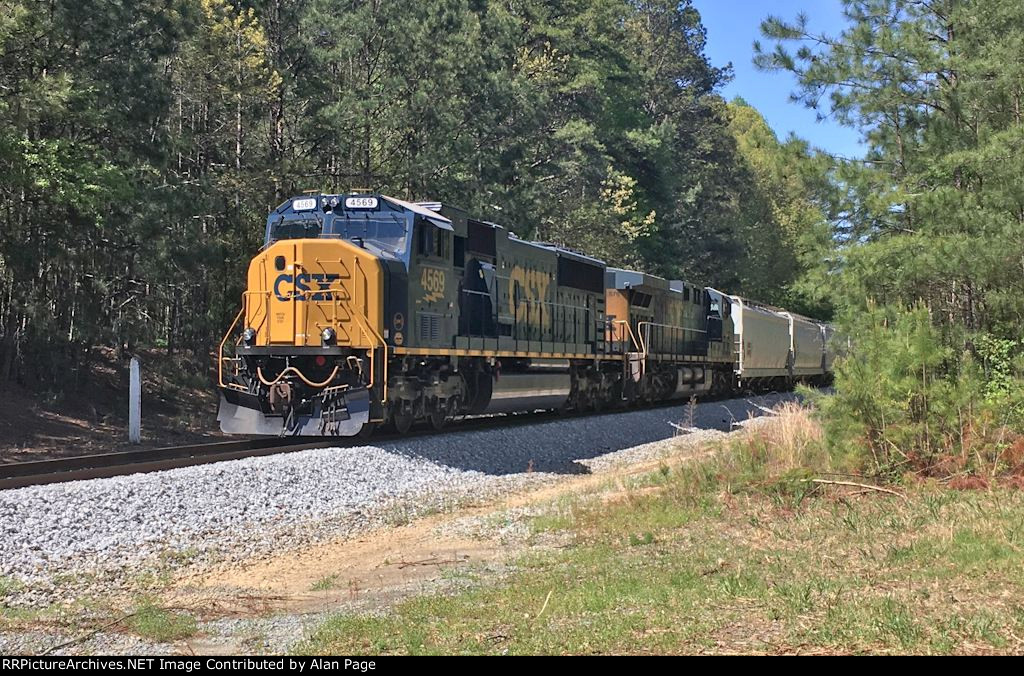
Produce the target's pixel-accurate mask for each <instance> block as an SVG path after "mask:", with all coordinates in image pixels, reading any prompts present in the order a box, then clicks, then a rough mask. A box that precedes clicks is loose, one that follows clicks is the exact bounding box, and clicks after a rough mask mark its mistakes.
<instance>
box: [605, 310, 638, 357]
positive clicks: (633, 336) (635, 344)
mask: <svg viewBox="0 0 1024 676" xmlns="http://www.w3.org/2000/svg"><path fill="white" fill-rule="evenodd" d="M616 324H622V325H623V326H625V327H626V333H627V334H629V340H630V341H631V342H632V343H633V347H635V348H636V349H637V351H638V352H640V353H642V354H643V353H644V349H643V346H642V345H641V343H639V342H638V341H637V339H636V334H634V333H633V327H632V326H630V325H629V322H628V321H626V320H625V319H617V320H615V321H614V322H612V325H613V326H614V325H616ZM644 356H645V357H646V354H644Z"/></svg>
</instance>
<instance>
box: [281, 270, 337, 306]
mask: <svg viewBox="0 0 1024 676" xmlns="http://www.w3.org/2000/svg"><path fill="white" fill-rule="evenodd" d="M339 279H341V275H337V274H320V273H302V274H300V275H289V274H283V275H279V276H278V278H277V279H275V280H274V296H276V297H277V299H278V300H280V301H289V300H297V301H305V300H312V301H324V300H334V293H332V292H338V291H341V289H331V283H332V282H335V281H337V280H339ZM313 285H315V286H316V293H309V292H310V291H313Z"/></svg>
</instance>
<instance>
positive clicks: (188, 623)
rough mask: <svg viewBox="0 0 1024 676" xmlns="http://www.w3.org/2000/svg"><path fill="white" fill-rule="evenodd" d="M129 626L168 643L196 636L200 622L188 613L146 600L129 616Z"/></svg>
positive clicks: (146, 635) (149, 637) (137, 631)
mask: <svg viewBox="0 0 1024 676" xmlns="http://www.w3.org/2000/svg"><path fill="white" fill-rule="evenodd" d="M128 628H129V629H130V630H131V631H133V632H134V633H136V634H138V635H139V636H141V637H143V638H148V639H150V640H153V641H157V642H159V643H168V642H170V641H180V640H182V639H186V638H189V637H191V636H194V635H195V634H196V632H197V631H198V623H197V622H196V619H195V618H194V617H192V616H191V615H189V614H187V613H184V612H181V611H173V610H168V609H166V608H162V607H160V606H158V605H156V604H155V603H154V602H153V601H150V600H144V601H142V602H141V603H140V604H139V606H138V607H137V608H136V609H135V612H134V614H133V615H132V616H131V617H130V618H128Z"/></svg>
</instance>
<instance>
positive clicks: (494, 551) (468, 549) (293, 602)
mask: <svg viewBox="0 0 1024 676" xmlns="http://www.w3.org/2000/svg"><path fill="white" fill-rule="evenodd" d="M654 446H657V447H659V450H658V452H657V453H654V454H652V453H650V452H646V453H642V454H641V455H643V456H644V459H642V460H637V461H635V462H629V461H626V462H624V463H623V464H617V465H614V466H612V467H610V468H605V469H600V470H597V471H595V472H594V473H592V474H586V475H574V476H567V477H560V478H558V479H557V480H554V481H551V482H546V483H542V484H539V485H537V486H535V487H532V488H528V489H525V490H521V491H519V492H517V493H514V494H509V495H505V496H502V497H501V498H498V499H493V500H489V501H487V502H483V503H480V504H476V505H472V506H467V507H460V508H457V509H455V510H454V511H451V512H447V513H443V514H434V515H431V516H428V517H423V518H420V519H417V520H415V521H414V522H412V523H410V524H407V525H405V526H401V527H389V528H382V529H378V530H375V531H372V532H369V533H365V534H363V535H362V536H360V537H358V538H354V539H341V540H335V541H331V542H326V543H322V544H318V545H315V546H312V547H307V548H304V549H302V550H301V551H294V552H283V553H281V554H279V555H277V556H275V557H273V558H270V559H262V560H258V561H250V562H246V563H241V564H235V565H232V566H230V567H228V568H226V569H222V570H217V571H215V572H211V573H204V574H200V575H195V576H191V577H186V578H182V579H180V580H178V581H177V582H176V583H175V584H174V585H173V587H172V591H171V592H170V593H169V594H168V595H167V596H166V598H165V601H166V603H167V604H168V605H169V606H173V607H188V608H197V609H200V608H201V609H203V611H204V613H206V614H208V615H210V616H214V617H221V618H224V617H230V618H235V619H246V618H248V619H256V618H264V619H266V618H270V617H274V616H280V615H300V616H303V615H310V614H323V613H328V612H338V611H342V610H361V611H367V610H377V609H381V608H385V607H388V606H391V605H393V604H395V603H398V602H400V601H401V600H403V599H405V598H408V597H410V596H413V595H416V594H421V593H423V592H424V591H429V590H439V589H444V588H446V585H447V586H450V585H452V584H457V582H458V581H459V580H460V579H461V580H465V579H467V577H468V576H470V575H472V574H474V573H475V572H482V573H484V574H487V575H488V576H489V577H494V576H500V575H501V574H502V572H503V571H504V570H506V569H507V568H508V566H509V564H510V563H511V562H512V561H514V560H515V559H516V558H517V557H519V556H521V555H522V554H523V553H525V552H526V551H527V550H530V549H543V548H550V547H551V546H553V545H552V543H551V542H537V541H535V539H533V538H529V537H503V536H502V534H501V529H500V528H478V527H471V528H467V524H472V525H473V526H479V525H480V524H482V523H485V522H486V521H487V520H488V519H492V520H494V521H495V522H498V521H501V520H502V519H504V518H505V516H504V515H507V514H509V513H514V512H518V513H523V512H524V511H530V510H538V509H540V510H542V509H546V508H549V507H550V506H551V505H554V504H557V502H558V501H559V500H560V499H562V498H564V497H566V496H581V495H586V494H589V493H594V492H596V491H600V492H601V493H602V496H601V499H603V500H606V501H612V500H615V499H617V497H618V496H621V495H625V494H626V492H627V491H626V483H627V481H628V480H629V479H630V478H631V477H636V476H642V475H645V474H649V473H652V472H655V471H657V470H658V469H659V468H660V467H663V466H665V465H668V466H670V467H675V466H678V465H680V464H682V463H683V462H689V461H692V460H693V459H695V458H697V457H701V456H705V455H708V454H709V453H711V452H713V450H709V447H708V445H707V437H702V438H701V439H700V440H692V441H691V440H688V439H686V438H679V439H674V440H667V441H664V442H657V443H656V444H652V445H649V446H648V447H640V448H647V449H648V451H649V449H650V448H651V447H654ZM655 456H661V457H655ZM188 647H189V649H192V650H195V651H197V652H198V651H199V650H207V651H209V650H211V649H215V648H216V647H217V643H216V642H213V643H211V642H209V641H205V640H198V641H192V642H190V643H189V646H188ZM221 647H223V646H221Z"/></svg>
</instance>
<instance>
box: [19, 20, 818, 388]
mask: <svg viewBox="0 0 1024 676" xmlns="http://www.w3.org/2000/svg"><path fill="white" fill-rule="evenodd" d="M704 44H705V33H704V30H703V27H702V25H701V21H700V16H699V14H698V13H697V11H696V10H695V9H693V8H692V7H691V6H690V3H689V2H688V0H687V1H686V2H675V1H673V0H648V1H639V2H638V1H636V0H516V1H515V2H497V1H493V0H428V1H425V2H412V3H410V2H401V1H399V0H288V1H284V0H256V1H252V2H241V1H240V2H230V3H229V2H227V1H226V0H132V1H129V0H106V1H105V2H101V3H82V2H78V1H74V0H45V1H43V0H39V1H33V0H19V1H14V2H12V1H11V0H0V213H2V214H3V215H2V220H3V225H2V228H0V383H2V382H9V381H12V380H16V381H18V382H21V383H23V384H27V385H29V386H31V387H35V388H40V389H50V390H55V391H56V390H61V389H66V388H68V387H69V386H74V385H75V384H76V383H79V382H80V381H81V379H82V378H83V377H85V374H87V373H88V367H89V362H90V355H94V354H95V349H96V348H97V347H99V346H111V347H117V348H119V349H121V350H122V351H124V352H128V351H131V350H134V349H137V348H139V347H146V346H161V347H166V349H168V350H170V351H184V352H191V353H193V354H195V355H196V356H197V358H199V359H203V360H205V359H206V355H207V354H208V353H209V351H210V350H211V349H213V348H214V347H215V345H216V343H217V341H218V340H219V338H220V336H221V334H222V332H223V331H224V330H225V328H226V327H227V326H228V324H229V323H230V320H231V319H232V317H233V315H234V313H235V312H236V311H237V307H238V305H239V302H240V294H241V292H242V285H243V282H244V270H245V266H246V262H247V260H248V259H249V257H250V256H251V255H252V254H253V253H254V252H255V251H256V250H257V249H258V247H259V246H260V243H261V238H262V236H263V228H264V222H265V218H266V214H267V213H268V210H269V209H272V208H274V207H276V206H277V205H278V204H279V203H280V202H281V201H283V200H284V199H286V198H287V197H289V196H291V195H294V194H296V193H299V192H301V191H304V190H309V189H313V190H317V189H323V190H331V191H343V190H348V189H352V188H369V189H373V190H378V191H381V192H384V193H388V194H393V195H395V196H399V197H404V198H411V199H434V200H442V201H445V202H448V203H451V204H455V205H458V206H461V207H464V208H466V209H468V210H470V211H471V212H473V213H474V214H477V215H479V216H480V217H483V218H486V219H488V220H493V221H496V222H499V223H502V224H505V225H507V226H508V227H510V228H511V229H512V230H513V231H514V232H516V233H517V234H518V235H520V236H522V237H531V238H537V239H542V240H546V241H552V242H557V243H562V244H565V245H568V246H570V247H572V248H574V249H577V250H582V251H584V252H586V253H589V254H592V255H595V256H599V257H602V258H605V259H606V260H607V261H608V262H609V263H611V264H615V265H620V266H628V267H635V268H641V269H644V270H648V271H651V272H655V273H658V274H662V275H664V276H667V277H671V278H685V279H688V280H692V281H694V282H697V283H703V284H711V285H715V286H718V287H721V288H723V289H728V290H729V291H735V292H742V293H746V294H748V295H750V296H752V297H755V298H759V299H762V300H765V301H770V302H776V303H785V304H787V305H788V306H791V307H793V306H795V307H798V308H800V309H804V310H806V311H809V312H817V313H819V314H820V313H821V312H827V311H828V307H829V303H828V301H827V300H825V301H822V300H821V299H820V298H815V297H812V296H811V295H808V294H806V293H803V292H800V291H799V289H798V285H797V280H798V277H799V276H800V273H801V270H802V269H803V267H806V265H807V262H806V261H805V260H804V259H805V258H806V257H808V256H810V258H811V259H813V257H814V255H815V254H814V252H813V246H811V245H809V244H807V245H805V244H802V243H804V242H810V243H813V242H815V241H818V242H820V241H821V239H822V238H826V239H827V235H828V225H827V214H826V213H825V211H824V210H823V209H824V208H825V207H826V206H827V205H828V204H829V203H828V201H827V200H823V199H820V198H819V193H821V190H822V185H823V178H822V177H823V176H824V174H825V169H824V168H823V165H822V158H821V157H820V156H818V155H816V154H815V153H813V152H811V151H810V150H809V149H808V148H807V147H806V146H805V145H804V144H802V143H801V142H799V141H796V140H788V141H784V142H780V141H779V140H778V139H776V137H775V136H774V135H773V134H772V132H771V131H770V129H769V127H768V126H767V125H766V124H765V122H764V120H763V119H762V118H761V116H760V115H759V114H758V113H757V112H756V111H754V110H753V109H751V108H749V107H748V106H746V105H745V104H744V103H742V102H739V101H737V102H735V103H731V104H730V103H727V102H725V101H724V100H723V99H722V98H721V96H720V95H719V93H718V91H719V89H720V87H721V85H722V84H723V83H725V82H726V80H727V78H728V77H729V71H728V69H727V68H725V69H723V68H719V67H715V66H713V65H712V64H710V63H709V62H708V59H707V58H706V57H705V55H704ZM738 57H740V58H747V55H738Z"/></svg>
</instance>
